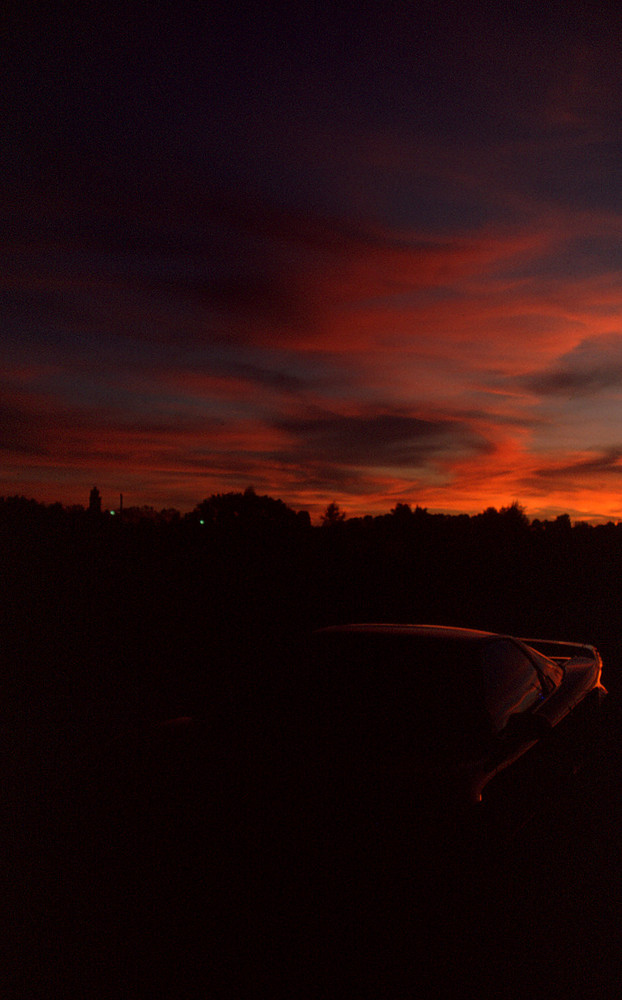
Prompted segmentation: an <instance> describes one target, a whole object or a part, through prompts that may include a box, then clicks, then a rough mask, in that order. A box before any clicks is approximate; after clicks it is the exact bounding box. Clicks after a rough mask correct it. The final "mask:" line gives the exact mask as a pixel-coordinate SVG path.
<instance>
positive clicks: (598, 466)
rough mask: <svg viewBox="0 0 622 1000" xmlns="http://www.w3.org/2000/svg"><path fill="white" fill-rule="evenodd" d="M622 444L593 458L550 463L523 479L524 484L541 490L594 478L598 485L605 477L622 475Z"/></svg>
mask: <svg viewBox="0 0 622 1000" xmlns="http://www.w3.org/2000/svg"><path fill="white" fill-rule="evenodd" d="M621 460H622V446H619V447H615V448H606V449H603V450H602V451H601V452H596V453H595V454H594V456H593V458H586V459H582V460H581V461H577V462H569V463H567V464H566V465H548V466H542V467H541V468H539V469H536V470H535V471H534V472H533V473H532V474H531V475H530V476H527V477H525V479H523V480H522V482H523V485H524V486H526V487H529V488H536V489H538V490H541V489H543V488H546V487H547V486H555V487H556V488H559V487H560V486H564V485H566V486H568V487H569V488H572V487H573V486H576V484H577V483H580V484H582V485H583V484H586V483H588V484H589V482H590V480H593V482H594V485H595V487H598V486H599V485H600V484H601V483H602V481H603V479H604V478H607V477H609V476H614V477H616V478H618V477H622V464H621Z"/></svg>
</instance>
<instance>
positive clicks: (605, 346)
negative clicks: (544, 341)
mask: <svg viewBox="0 0 622 1000" xmlns="http://www.w3.org/2000/svg"><path fill="white" fill-rule="evenodd" d="M518 381H519V384H522V385H523V386H525V388H527V389H529V391H530V392H533V393H536V394H537V395H541V396H561V397H563V396H589V395H592V394H595V393H598V392H601V391H602V390H604V389H611V388H614V387H616V386H622V336H621V335H620V334H608V335H605V336H600V337H589V338H587V339H586V340H583V341H582V342H581V343H580V344H578V345H577V346H576V347H575V348H573V350H572V351H569V352H568V353H567V354H565V355H563V357H561V358H560V359H559V361H558V363H557V364H556V365H555V366H551V367H550V368H546V369H544V370H543V371H540V372H533V373H532V374H530V375H527V376H525V377H524V378H522V379H519V380H518Z"/></svg>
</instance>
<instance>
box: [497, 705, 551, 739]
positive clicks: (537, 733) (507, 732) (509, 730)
mask: <svg viewBox="0 0 622 1000" xmlns="http://www.w3.org/2000/svg"><path fill="white" fill-rule="evenodd" d="M552 728H553V727H552V726H551V723H550V722H549V721H548V719H545V718H544V717H543V716H542V715H533V714H532V713H531V712H514V713H513V714H512V715H510V717H509V719H508V721H507V722H506V724H505V727H504V728H503V730H502V734H503V735H504V736H511V737H516V738H520V739H525V740H541V739H543V738H544V737H545V736H548V735H549V733H550V732H551V731H552Z"/></svg>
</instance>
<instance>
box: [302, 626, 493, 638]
mask: <svg viewBox="0 0 622 1000" xmlns="http://www.w3.org/2000/svg"><path fill="white" fill-rule="evenodd" d="M328 633H358V634H361V633H363V634H369V635H403V636H412V637H413V638H414V637H415V636H417V637H418V636H422V637H425V638H427V639H450V640H451V639H455V640H457V641H460V642H481V641H482V639H497V638H502V637H501V636H499V635H498V633H496V632H484V631H481V630H480V629H473V628H461V627H453V626H450V625H400V624H396V625H392V624H389V623H382V622H379V623H371V622H370V623H366V622H361V623H357V624H354V623H353V624H350V625H329V626H327V627H326V628H321V629H317V630H316V633H315V634H316V635H318V634H328ZM503 638H505V637H503Z"/></svg>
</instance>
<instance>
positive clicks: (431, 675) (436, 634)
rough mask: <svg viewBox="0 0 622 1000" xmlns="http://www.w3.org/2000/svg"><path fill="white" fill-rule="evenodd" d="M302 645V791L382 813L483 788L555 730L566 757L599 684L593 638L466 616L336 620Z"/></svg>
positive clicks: (585, 725) (573, 752) (592, 711)
mask: <svg viewBox="0 0 622 1000" xmlns="http://www.w3.org/2000/svg"><path fill="white" fill-rule="evenodd" d="M309 654H310V655H309V657H308V659H307V661H306V663H305V666H304V668H303V669H302V671H301V674H300V676H299V682H298V702H297V703H298V709H297V712H296V713H295V715H296V719H297V723H296V725H297V732H296V733H295V734H294V739H295V740H296V741H297V746H298V756H297V762H298V763H297V767H298V776H300V774H301V773H303V766H302V765H301V761H302V762H303V764H304V774H305V781H304V783H303V784H304V788H305V791H304V794H305V795H306V796H307V799H308V801H309V802H312V803H314V804H315V803H316V802H317V801H318V800H319V799H320V798H321V799H322V801H323V802H324V803H325V804H328V814H334V815H337V814H338V813H339V812H340V811H341V812H342V815H343V809H344V803H345V804H346V807H345V808H346V812H347V814H348V817H351V815H352V808H354V810H357V809H358V810H359V811H360V812H361V813H364V812H367V813H368V815H371V816H376V817H377V818H378V817H380V818H379V819H378V822H380V823H383V822H385V819H386V817H387V816H390V817H392V819H396V818H399V819H403V818H404V817H405V816H406V815H410V814H412V812H413V810H417V811H418V812H419V813H420V812H421V809H422V807H423V808H424V809H425V808H426V806H427V805H433V806H434V807H437V806H439V805H440V806H441V807H450V806H451V807H454V806H456V805H467V806H468V805H469V804H472V803H476V802H478V801H480V800H481V799H482V794H483V795H484V800H486V799H487V798H488V790H489V787H490V788H491V789H492V787H493V785H494V784H495V782H494V781H493V779H495V778H496V777H497V776H500V775H501V774H502V773H503V772H506V771H507V770H508V769H509V770H510V771H514V770H515V769H516V768H517V764H518V762H519V761H520V760H521V759H522V758H524V757H525V755H527V756H529V755H528V754H527V752H528V751H531V750H532V748H533V747H534V746H535V745H538V746H540V745H544V744H547V745H552V744H553V743H554V744H555V745H556V746H558V745H560V740H559V739H558V738H557V737H558V735H560V736H561V734H562V733H563V734H564V739H565V742H566V744H567V747H566V749H565V750H564V753H563V754H562V755H561V757H562V758H563V760H564V763H565V764H566V763H567V764H568V767H570V768H571V767H573V766H574V761H575V760H576V759H578V758H579V756H580V753H581V750H582V746H581V743H582V742H583V743H584V742H585V737H586V736H587V738H588V739H589V731H590V730H589V726H590V723H591V720H592V717H598V714H599V708H600V704H601V701H602V699H603V697H604V696H605V695H606V690H605V688H604V687H603V685H602V683H601V667H602V664H601V658H600V655H599V653H598V652H597V650H596V649H595V648H594V647H592V646H585V645H580V644H578V645H575V644H570V643H566V642H548V641H542V640H526V639H517V638H514V637H511V636H507V635H498V634H494V633H490V632H482V631H475V630H471V629H465V628H449V627H441V626H428V625H374V624H358V625H344V626H334V627H330V628H325V629H321V630H319V631H317V632H316V633H314V635H313V636H312V642H311V648H310V650H309ZM552 736H554V737H555V738H554V739H553V740H551V739H550V737H552ZM562 745H563V744H562ZM532 755H533V752H532ZM557 758H558V762H559V759H560V755H559V754H557ZM538 767H539V769H540V770H542V768H541V767H540V765H538ZM546 767H547V765H546V763H545V764H544V771H546ZM551 773H552V771H551ZM309 790H311V792H312V793H313V792H315V793H317V794H311V795H309ZM348 810H349V811H348ZM326 814H327V811H326V810H324V815H326ZM347 821H348V822H349V819H348V820H347Z"/></svg>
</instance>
